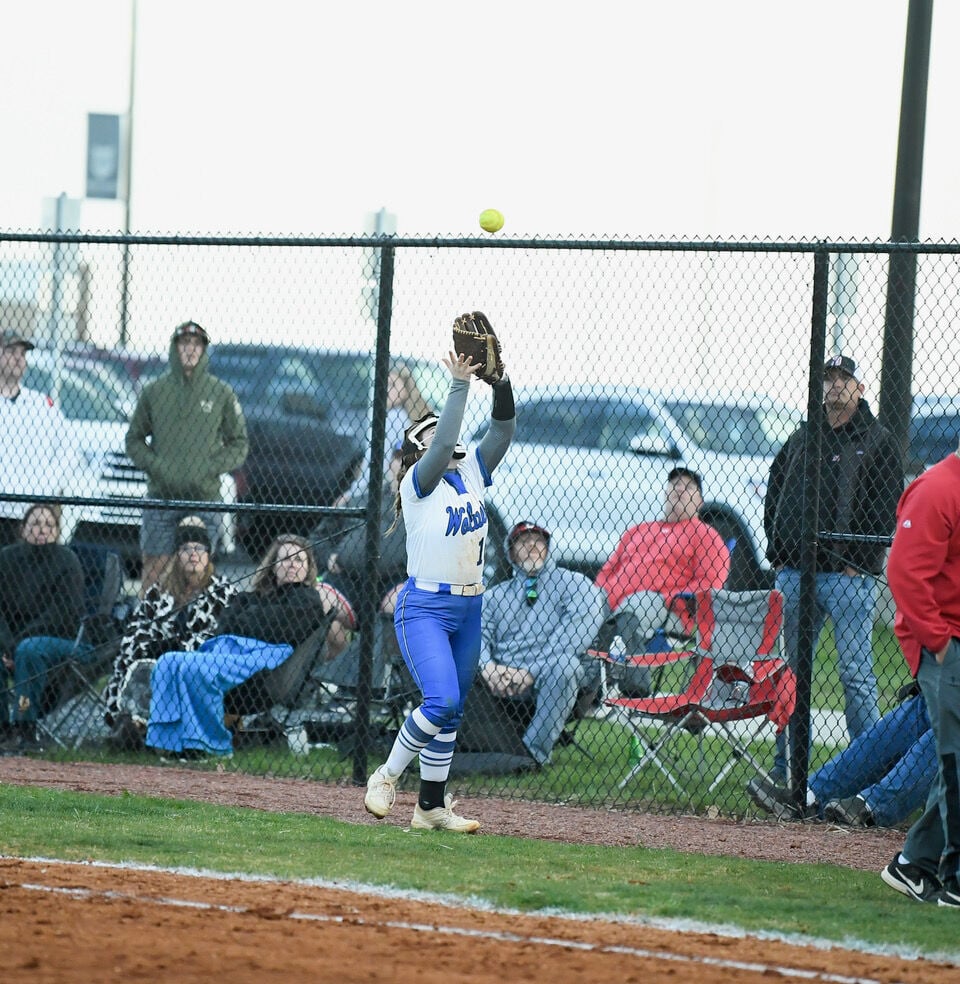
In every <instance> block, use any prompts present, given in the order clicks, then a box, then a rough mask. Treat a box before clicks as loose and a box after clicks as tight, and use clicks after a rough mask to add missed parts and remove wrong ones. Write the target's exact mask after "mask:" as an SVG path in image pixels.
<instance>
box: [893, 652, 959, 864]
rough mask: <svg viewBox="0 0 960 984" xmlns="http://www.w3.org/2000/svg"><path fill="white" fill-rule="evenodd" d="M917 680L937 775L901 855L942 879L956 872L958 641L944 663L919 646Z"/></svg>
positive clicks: (957, 850) (957, 832)
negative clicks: (931, 735)
mask: <svg viewBox="0 0 960 984" xmlns="http://www.w3.org/2000/svg"><path fill="white" fill-rule="evenodd" d="M917 683H919V684H920V690H921V692H922V693H923V696H924V699H925V700H926V702H927V713H928V714H929V715H930V724H931V725H932V726H933V733H934V735H935V737H936V743H937V760H938V770H937V780H936V782H934V784H933V785H932V786H931V787H930V795H929V796H928V797H927V804H926V807H925V809H924V811H923V813H922V814H921V816H920V819H919V820H917V822H916V823H915V824H914V825H913V826H912V827H911V828H910V830H909V831H908V832H907V839H906V841H905V842H904V845H903V854H904V857H906V858H907V860H909V861H910V862H912V863H913V864H916V865H919V866H920V867H921V868H924V869H926V870H927V871H930V872H936V871H937V870H938V868H939V875H940V879H941V881H946V879H948V878H957V877H958V875H960V641H957V640H956V639H953V640H952V641H951V642H950V645H949V646H948V647H947V652H946V655H945V656H944V659H943V663H938V662H937V660H936V658H935V657H934V655H933V654H932V653H930V652H928V651H927V650H926V649H924V650H923V654H922V655H921V657H920V669H919V670H918V672H917Z"/></svg>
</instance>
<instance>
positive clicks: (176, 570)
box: [159, 551, 216, 608]
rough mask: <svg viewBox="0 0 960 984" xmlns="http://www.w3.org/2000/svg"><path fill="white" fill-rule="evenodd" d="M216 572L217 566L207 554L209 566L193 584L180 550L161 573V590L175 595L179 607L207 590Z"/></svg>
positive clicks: (174, 598)
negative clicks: (184, 565) (181, 559)
mask: <svg viewBox="0 0 960 984" xmlns="http://www.w3.org/2000/svg"><path fill="white" fill-rule="evenodd" d="M215 573H216V568H215V567H214V566H213V561H212V560H211V559H210V555H209V554H207V566H206V569H205V570H204V572H203V575H202V576H201V578H200V580H199V581H198V582H197V583H195V584H191V583H190V581H188V580H187V575H186V572H185V571H184V569H183V564H181V563H180V553H179V551H178V552H177V553H175V554H174V555H173V558H172V559H171V560H170V563H169V564H167V566H166V568H165V569H164V572H163V574H161V575H160V584H159V587H160V590H161V591H165V592H166V593H167V594H170V595H173V600H174V601H175V602H176V603H177V607H178V608H179V607H180V606H181V605H185V604H186V603H187V602H188V601H192V600H193V598H194V597H195V596H196V595H198V594H200V592H201V591H206V590H207V588H208V587H209V586H210V582H211V581H212V580H213V575H214V574H215Z"/></svg>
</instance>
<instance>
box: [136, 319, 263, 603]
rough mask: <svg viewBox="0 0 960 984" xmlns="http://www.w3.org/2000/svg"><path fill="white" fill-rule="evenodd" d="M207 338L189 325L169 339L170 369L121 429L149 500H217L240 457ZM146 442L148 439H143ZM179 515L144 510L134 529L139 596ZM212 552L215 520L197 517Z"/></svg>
mask: <svg viewBox="0 0 960 984" xmlns="http://www.w3.org/2000/svg"><path fill="white" fill-rule="evenodd" d="M209 344H210V338H209V336H208V335H207V333H206V331H205V330H204V329H203V328H201V327H200V325H198V324H197V323H196V322H195V321H185V322H184V323H183V324H182V325H178V326H177V327H176V328H175V329H174V332H173V335H172V337H171V338H170V368H169V370H168V371H167V372H165V373H164V374H163V375H162V376H161V377H160V378H159V379H156V380H154V381H153V382H152V383H148V384H147V385H146V386H145V387H144V388H143V392H142V393H141V394H140V398H139V400H138V401H137V407H136V409H135V410H134V412H133V417H132V419H131V420H130V426H129V428H128V429H127V442H126V446H127V454H128V455H129V456H130V459H131V460H132V461H133V463H134V464H135V465H136V466H137V467H138V468H141V469H143V471H145V472H146V473H147V496H148V497H149V498H151V499H194V500H201V501H206V502H219V501H220V479H221V476H222V475H223V474H224V473H225V472H230V471H233V470H234V469H235V468H239V467H240V466H241V465H242V464H243V463H244V461H245V460H246V458H247V450H248V447H249V445H248V441H247V425H246V422H245V421H244V419H243V410H242V409H241V407H240V402H239V401H238V400H237V397H236V394H235V393H234V392H233V390H232V389H231V387H230V386H228V385H227V384H226V383H225V382H223V380H221V379H217V377H216V376H213V375H211V374H210V373H209V372H208V371H207V367H208V363H209V356H208V355H207V346H208V345H209ZM148 438H149V440H148ZM184 515H185V513H184V512H183V511H182V510H180V509H145V510H144V513H143V521H142V524H141V527H140V552H141V554H142V559H143V575H142V584H141V589H140V590H141V594H142V593H143V592H144V591H146V590H147V588H149V587H150V585H151V584H153V583H154V582H155V581H156V580H157V579H158V578H159V577H160V575H161V573H162V572H163V570H164V568H165V567H166V566H167V564H168V562H169V561H170V556H171V553H172V550H173V539H174V531H175V529H176V526H177V523H178V522H179V521H180V520H181V519H182V518H183V516H184ZM202 516H203V520H204V522H205V523H206V525H207V531H208V532H209V534H210V540H211V543H212V544H213V548H214V549H216V544H217V539H218V536H219V532H220V515H219V514H218V513H215V512H207V513H202Z"/></svg>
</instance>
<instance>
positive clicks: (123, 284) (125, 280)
mask: <svg viewBox="0 0 960 984" xmlns="http://www.w3.org/2000/svg"><path fill="white" fill-rule="evenodd" d="M136 67H137V0H130V88H129V96H128V99H127V140H126V147H125V148H124V159H125V162H126V168H125V170H126V181H125V189H124V195H123V234H124V236H129V235H130V188H131V185H132V184H133V96H134V84H135V82H136V77H137V71H136ZM129 303H130V245H129V244H128V243H127V242H124V244H123V252H122V254H121V257H120V338H119V342H120V345H126V344H127V343H128V341H129V338H130V333H129V329H128V327H127V322H128V319H129V311H128V308H129Z"/></svg>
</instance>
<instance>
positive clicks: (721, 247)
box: [0, 231, 960, 255]
mask: <svg viewBox="0 0 960 984" xmlns="http://www.w3.org/2000/svg"><path fill="white" fill-rule="evenodd" d="M0 243H62V244H67V243H74V244H94V245H115V246H123V245H127V246H243V247H281V246H286V247H299V248H302V247H309V248H316V247H368V248H369V247H371V246H384V247H385V246H392V247H396V248H401V249H437V248H439V247H444V248H456V249H556V250H571V251H572V250H607V251H620V252H627V251H635V252H690V253H696V252H700V253H706V252H711V253H914V254H939V255H944V254H960V242H957V241H952V242H943V241H940V242H919V241H914V242H850V241H846V242H836V241H831V240H792V241H785V242H778V241H775V240H746V239H745V240H719V239H717V240H709V239H708V240H694V239H690V240H681V239H540V238H534V239H496V240H494V239H491V238H490V237H489V236H487V237H482V238H481V237H466V238H452V237H438V236H434V237H401V236H183V235H140V234H136V235H124V234H122V233H82V232H10V231H7V232H4V231H0Z"/></svg>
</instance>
